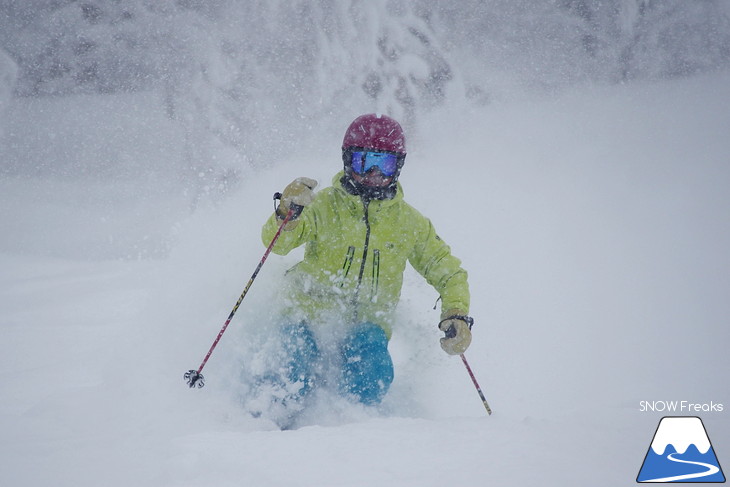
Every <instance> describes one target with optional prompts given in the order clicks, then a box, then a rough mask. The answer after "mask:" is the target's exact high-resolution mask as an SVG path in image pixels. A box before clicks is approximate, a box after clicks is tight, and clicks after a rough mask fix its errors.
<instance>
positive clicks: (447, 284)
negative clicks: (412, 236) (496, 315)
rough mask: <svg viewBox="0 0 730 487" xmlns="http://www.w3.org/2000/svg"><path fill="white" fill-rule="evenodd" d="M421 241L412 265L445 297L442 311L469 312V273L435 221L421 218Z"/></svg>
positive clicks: (419, 238)
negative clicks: (441, 233) (441, 235)
mask: <svg viewBox="0 0 730 487" xmlns="http://www.w3.org/2000/svg"><path fill="white" fill-rule="evenodd" d="M418 217H420V218H419V219H420V220H421V221H420V222H419V230H418V232H417V233H418V241H417V242H416V246H415V248H414V251H413V255H412V256H411V257H410V259H409V260H410V262H411V265H412V266H413V268H414V269H416V271H418V273H419V274H421V275H422V276H423V277H424V278H425V279H426V281H427V282H428V283H429V284H430V285H431V286H433V287H434V289H436V291H438V293H439V295H440V296H441V309H442V310H443V311H446V310H449V309H460V310H463V311H464V312H465V313H468V312H469V304H470V294H469V283H468V275H467V272H466V271H465V270H464V269H463V268H462V267H461V261H460V260H459V259H457V258H456V257H454V256H453V255H451V248H450V247H449V246H448V245H447V244H446V242H444V241H443V240H441V237H439V236H438V235H437V234H436V230H435V229H434V227H433V225H432V224H431V221H430V220H428V219H427V218H425V217H423V216H422V215H418Z"/></svg>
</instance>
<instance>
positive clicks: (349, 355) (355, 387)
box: [281, 323, 393, 405]
mask: <svg viewBox="0 0 730 487" xmlns="http://www.w3.org/2000/svg"><path fill="white" fill-rule="evenodd" d="M281 332H282V343H283V357H282V359H283V361H284V363H283V365H284V370H285V371H286V375H287V377H286V379H287V380H289V381H290V382H297V383H300V384H302V387H301V388H300V389H299V392H298V395H299V396H300V397H304V396H306V395H308V394H309V393H310V392H311V391H312V390H313V389H314V388H315V387H317V386H318V385H319V384H320V383H321V382H323V381H324V377H322V374H321V366H320V364H321V363H322V356H321V352H320V349H319V347H318V346H317V342H316V339H315V337H314V333H313V332H312V330H311V328H310V327H309V326H308V325H307V324H306V323H299V324H296V325H287V326H284V327H283V328H282V330H281ZM338 354H339V357H336V360H335V362H336V363H337V364H338V365H339V370H338V371H337V372H338V373H337V376H338V379H337V383H336V385H335V387H336V390H337V391H338V393H339V394H340V395H342V396H346V397H351V398H354V399H356V400H357V401H359V402H361V403H363V404H367V405H375V404H379V403H380V402H381V401H382V399H383V397H384V396H385V394H386V393H387V392H388V389H389V388H390V385H391V383H392V382H393V360H392V359H391V357H390V353H388V338H387V337H386V336H385V332H384V331H383V329H382V328H380V327H379V326H377V325H375V324H373V323H362V324H359V325H356V326H354V327H353V328H352V329H351V330H349V332H348V333H347V334H346V336H345V337H344V340H342V342H341V343H340V344H339V347H338Z"/></svg>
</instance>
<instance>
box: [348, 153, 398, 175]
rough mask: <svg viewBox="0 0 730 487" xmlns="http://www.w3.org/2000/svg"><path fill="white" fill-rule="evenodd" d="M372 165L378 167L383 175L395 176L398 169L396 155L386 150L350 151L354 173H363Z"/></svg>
mask: <svg viewBox="0 0 730 487" xmlns="http://www.w3.org/2000/svg"><path fill="white" fill-rule="evenodd" d="M374 167H377V168H378V169H380V172H381V173H383V176H385V177H388V178H389V177H392V176H395V173H396V172H397V171H398V156H397V155H395V154H390V153H388V152H373V151H353V152H352V170H353V171H354V172H355V173H356V174H360V175H362V174H365V173H366V172H368V171H369V170H370V169H372V168H374Z"/></svg>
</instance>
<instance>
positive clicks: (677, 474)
mask: <svg viewBox="0 0 730 487" xmlns="http://www.w3.org/2000/svg"><path fill="white" fill-rule="evenodd" d="M636 481H637V482H639V483H643V482H656V483H664V482H713V483H722V482H725V475H724V474H723V472H722V468H721V467H720V463H719V462H718V461H717V457H716V456H715V450H714V449H713V448H712V444H711V443H710V437H709V436H707V430H705V425H704V424H703V423H702V420H701V419H700V418H698V417H696V416H665V417H663V418H662V419H661V421H659V426H658V427H657V430H656V433H654V438H653V439H652V441H651V445H649V450H648V451H647V452H646V457H645V458H644V463H643V464H642V465H641V470H639V475H638V476H637V477H636Z"/></svg>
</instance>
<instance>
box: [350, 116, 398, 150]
mask: <svg viewBox="0 0 730 487" xmlns="http://www.w3.org/2000/svg"><path fill="white" fill-rule="evenodd" d="M350 147H360V148H364V149H375V150H381V151H389V152H397V153H399V154H403V155H405V153H406V138H405V135H404V134H403V128H402V127H401V126H400V124H399V123H398V122H396V121H395V120H393V119H392V118H390V117H389V116H387V115H376V114H374V113H369V114H367V115H360V116H359V117H357V118H356V119H355V120H354V121H353V122H352V123H351V124H350V126H349V127H347V131H346V132H345V137H344V139H343V140H342V149H343V150H344V149H348V148H350Z"/></svg>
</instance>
